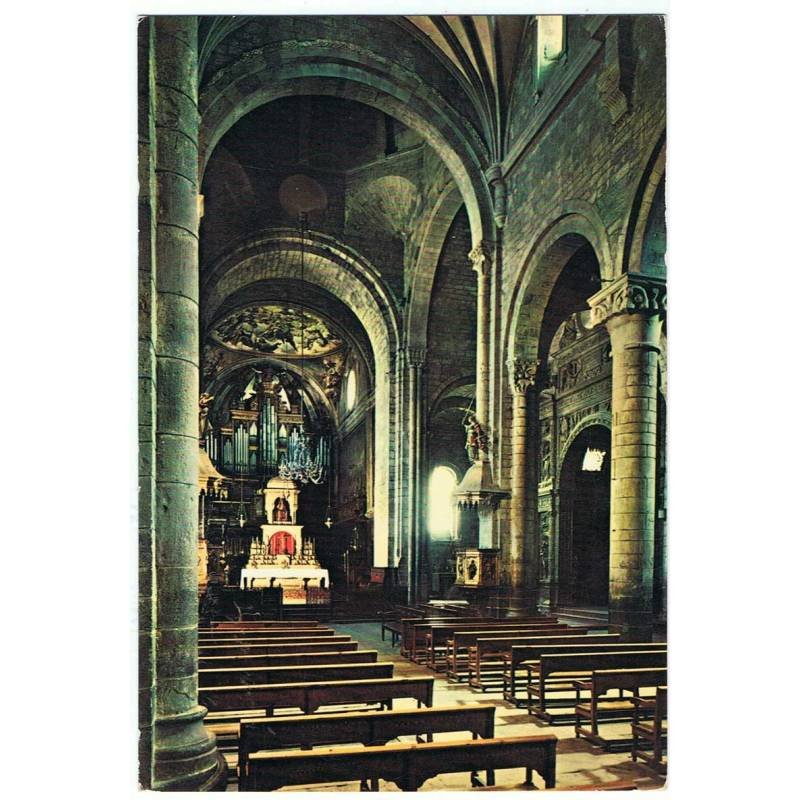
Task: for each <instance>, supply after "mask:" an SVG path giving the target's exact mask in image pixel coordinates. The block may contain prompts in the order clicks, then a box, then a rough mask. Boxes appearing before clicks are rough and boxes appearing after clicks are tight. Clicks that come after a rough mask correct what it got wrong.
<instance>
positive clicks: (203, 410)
mask: <svg viewBox="0 0 800 800" xmlns="http://www.w3.org/2000/svg"><path fill="white" fill-rule="evenodd" d="M213 399H214V395H213V394H208V392H203V393H202V394H201V395H200V400H199V401H198V404H199V406H200V438H201V439H205V436H206V434H207V433H208V431H209V430H211V423H210V422H209V421H208V412H209V410H210V409H209V406H210V405H211V401H212V400H213Z"/></svg>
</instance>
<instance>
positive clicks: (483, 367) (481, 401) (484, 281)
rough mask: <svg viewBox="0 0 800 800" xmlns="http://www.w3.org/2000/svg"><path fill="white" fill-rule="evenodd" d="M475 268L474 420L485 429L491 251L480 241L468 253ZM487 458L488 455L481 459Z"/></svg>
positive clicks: (486, 415)
mask: <svg viewBox="0 0 800 800" xmlns="http://www.w3.org/2000/svg"><path fill="white" fill-rule="evenodd" d="M469 258H470V261H471V262H472V268H473V269H474V270H475V272H476V273H477V274H478V298H477V331H476V333H477V337H476V338H477V353H476V358H475V381H476V385H475V417H476V418H477V420H478V422H479V423H480V424H481V426H482V427H483V429H484V430H486V428H487V425H488V423H489V338H490V333H491V320H490V313H489V312H490V306H489V302H490V299H491V281H490V277H491V272H492V250H491V246H490V245H489V243H488V242H481V243H480V244H479V245H478V246H477V247H475V248H473V249H472V250H471V251H470V254H469ZM481 457H482V458H485V456H483V455H482V456H481Z"/></svg>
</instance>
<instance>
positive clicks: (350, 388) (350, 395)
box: [345, 369, 356, 411]
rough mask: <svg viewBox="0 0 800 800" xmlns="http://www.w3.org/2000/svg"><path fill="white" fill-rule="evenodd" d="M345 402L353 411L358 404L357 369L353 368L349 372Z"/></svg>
mask: <svg viewBox="0 0 800 800" xmlns="http://www.w3.org/2000/svg"><path fill="white" fill-rule="evenodd" d="M345 403H346V404H347V410H348V411H352V410H353V406H355V404H356V371H355V370H354V369H351V370H350V372H348V373H347V387H346V389H345Z"/></svg>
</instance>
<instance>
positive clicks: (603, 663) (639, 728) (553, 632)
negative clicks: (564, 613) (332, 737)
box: [397, 609, 667, 771]
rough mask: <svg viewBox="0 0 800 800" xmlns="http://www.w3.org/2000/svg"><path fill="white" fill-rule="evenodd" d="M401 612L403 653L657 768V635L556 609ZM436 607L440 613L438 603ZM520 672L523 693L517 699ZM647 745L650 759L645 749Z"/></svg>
mask: <svg viewBox="0 0 800 800" xmlns="http://www.w3.org/2000/svg"><path fill="white" fill-rule="evenodd" d="M417 611H418V613H417V614H415V615H414V616H408V617H403V616H402V613H401V614H400V615H398V617H397V621H398V626H399V630H400V632H401V633H400V637H401V653H402V654H403V655H405V656H406V657H407V658H409V659H410V660H411V661H414V662H416V663H418V664H423V665H425V666H427V667H428V668H429V669H431V670H432V671H434V672H439V671H445V672H446V674H447V677H448V679H449V680H450V681H451V682H460V681H463V680H464V679H465V678H466V680H467V683H468V685H469V686H470V687H471V688H473V689H475V690H479V691H481V692H487V691H502V695H503V699H504V700H507V701H508V702H511V703H513V704H514V705H517V706H520V705H522V706H525V707H527V710H528V713H529V714H531V715H532V716H533V717H534V718H535V719H537V720H538V721H540V722H542V723H545V724H548V725H549V724H563V723H571V724H573V725H574V729H575V735H576V737H582V738H585V739H586V740H588V741H590V742H591V743H592V744H595V745H599V746H601V747H603V748H606V749H608V748H609V747H611V746H612V745H613V746H615V747H620V746H622V747H627V748H632V758H633V759H634V760H636V759H637V758H638V759H641V760H643V761H645V763H647V764H649V765H650V766H652V767H653V768H654V769H656V770H658V771H663V768H664V765H663V760H662V756H663V749H664V744H665V736H666V684H667V680H666V666H667V662H666V659H667V651H666V644H665V643H663V642H656V643H653V642H626V641H622V637H621V636H620V635H619V634H616V633H608V632H606V629H605V628H604V627H593V626H574V625H568V624H565V623H561V622H559V621H558V619H557V618H556V617H553V616H543V615H540V616H530V617H517V618H513V619H487V618H480V617H476V616H471V615H470V613H469V611H464V610H462V611H461V613H460V614H459V616H458V617H456V616H455V615H451V616H449V617H442V616H435V614H436V613H437V612H436V611H432V612H429V613H427V614H426V613H420V612H421V609H417ZM437 611H438V610H437ZM521 679H524V688H525V690H526V694H527V697H526V698H520V697H519V689H520V681H521ZM608 722H616V723H618V722H624V723H628V722H630V725H631V736H630V739H622V740H620V739H619V738H615V739H613V740H612V739H609V738H607V737H604V736H603V735H601V733H600V730H601V725H604V724H605V723H608ZM646 748H650V749H652V750H653V755H652V756H647V755H646V753H644V752H643V750H644V749H646Z"/></svg>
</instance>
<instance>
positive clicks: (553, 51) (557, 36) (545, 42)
mask: <svg viewBox="0 0 800 800" xmlns="http://www.w3.org/2000/svg"><path fill="white" fill-rule="evenodd" d="M564 24H565V22H564V16H563V14H548V15H545V16H537V17H536V79H537V83H538V82H539V80H540V79H541V78H542V76H543V75H544V74H545V73H546V72H547V69H548V67H550V66H552V65H553V64H554V63H555V62H557V61H558V60H559V59H560V58H561V57H562V56H563V55H564V40H565V35H564Z"/></svg>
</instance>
